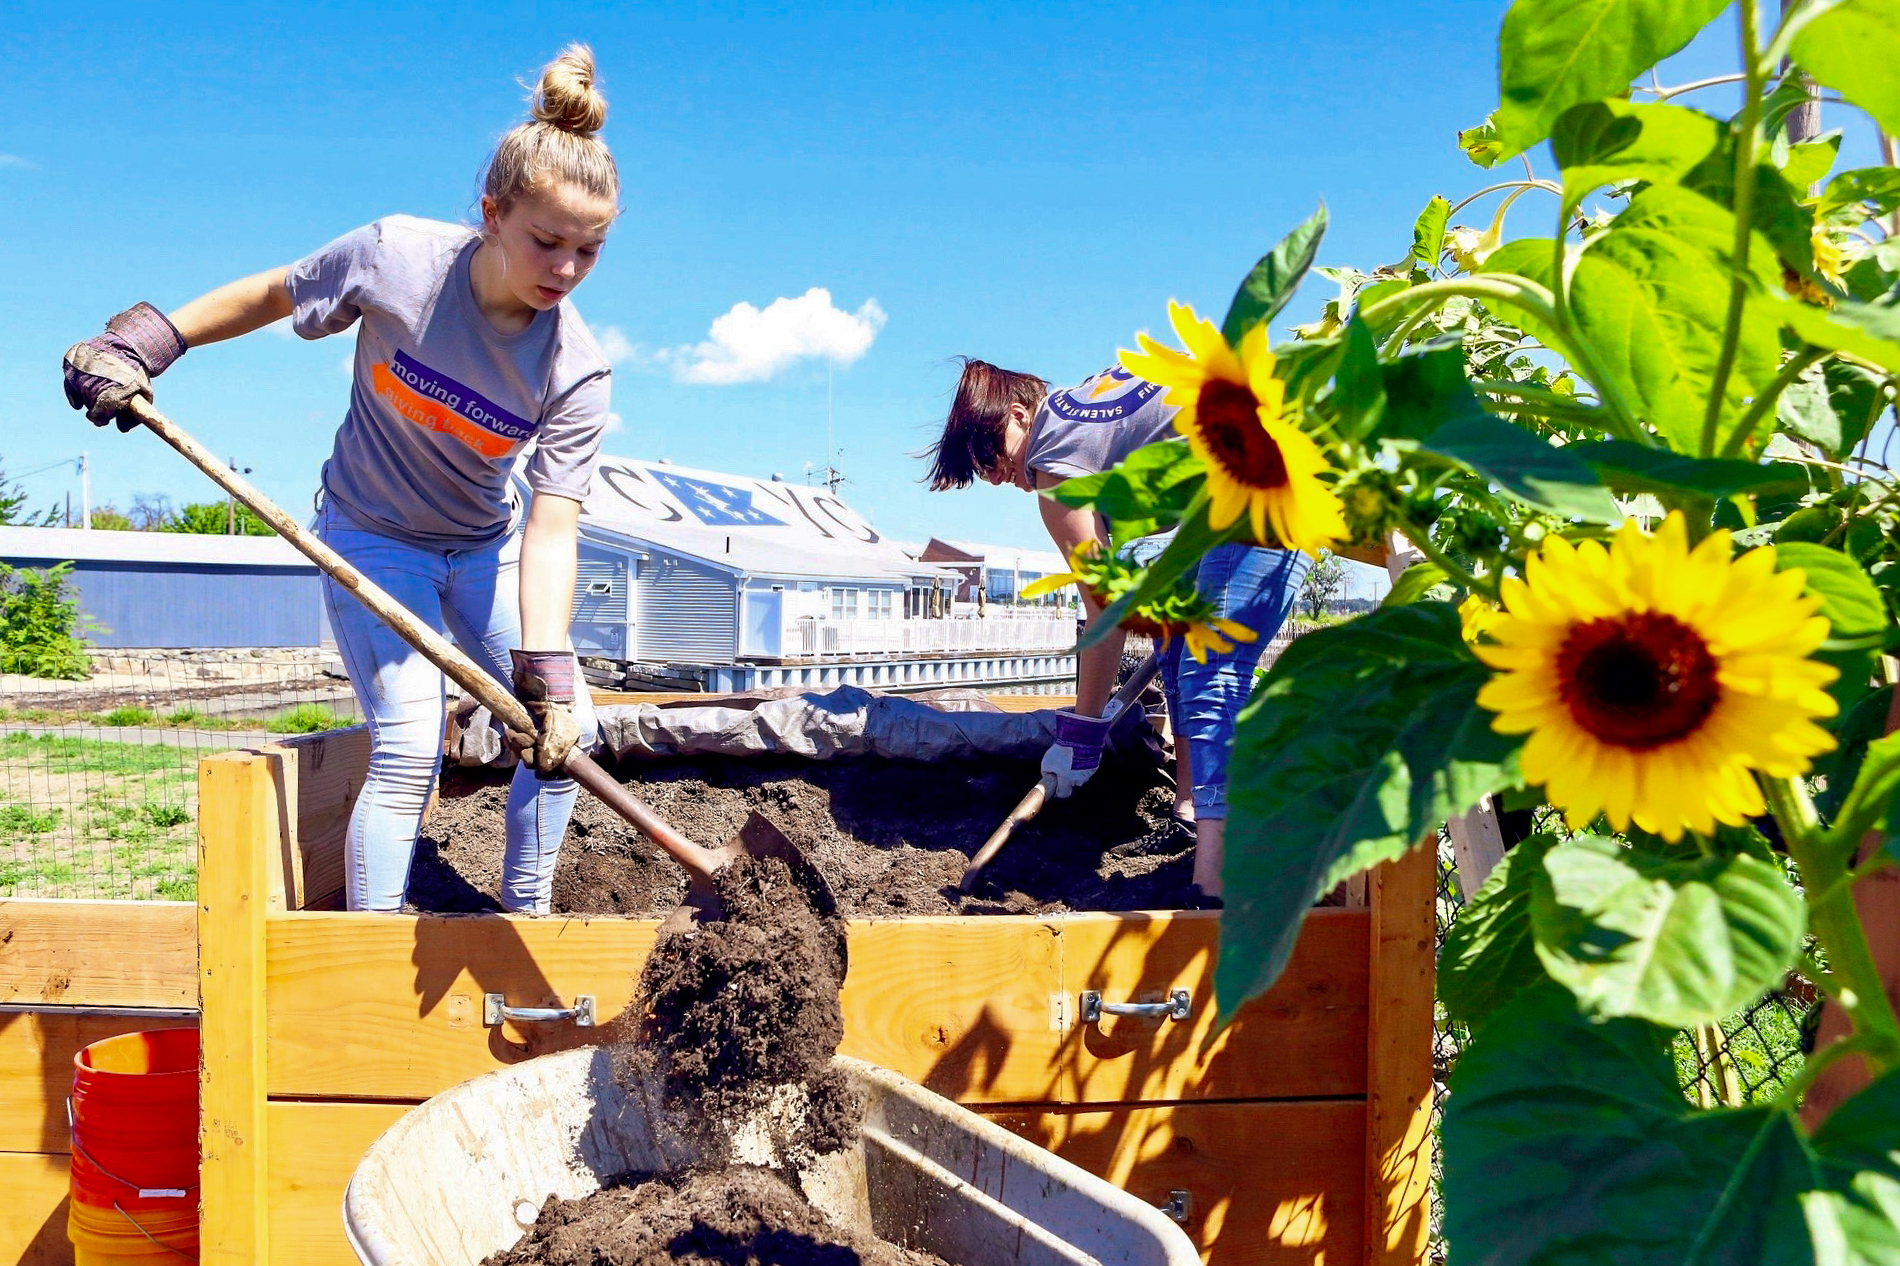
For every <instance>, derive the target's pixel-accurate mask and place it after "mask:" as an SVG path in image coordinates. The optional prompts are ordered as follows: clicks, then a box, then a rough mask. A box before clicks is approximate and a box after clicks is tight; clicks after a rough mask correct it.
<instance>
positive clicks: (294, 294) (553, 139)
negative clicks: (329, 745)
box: [65, 45, 620, 913]
mask: <svg viewBox="0 0 1900 1266" xmlns="http://www.w3.org/2000/svg"><path fill="white" fill-rule="evenodd" d="M606 115H607V104H606V101H605V100H604V99H603V98H602V97H601V95H600V93H599V91H598V90H597V89H596V87H595V85H594V59H593V54H592V53H591V52H590V51H589V50H588V49H586V48H585V47H582V46H579V45H576V46H572V47H570V48H568V49H566V50H565V51H563V52H562V53H561V55H560V56H559V57H557V58H556V59H555V60H554V61H553V62H551V63H549V65H548V66H547V67H546V69H544V70H543V71H542V74H541V79H540V84H539V86H538V87H537V88H536V90H535V92H534V95H533V98H532V101H531V106H530V117H529V118H528V119H527V120H526V121H524V122H523V123H521V124H519V125H518V126H516V127H515V128H514V129H513V130H512V131H510V132H509V133H508V134H507V135H506V136H504V137H503V138H502V140H501V142H500V144H499V145H498V146H497V147H496V149H495V152H494V154H493V156H492V157H491V158H490V160H489V163H488V168H487V174H486V176H485V177H484V179H483V182H482V196H481V224H480V227H479V228H470V227H467V226H464V225H458V224H445V223H441V222H438V221H433V220H423V219H416V218H413V217H410V216H390V217H388V218H386V219H382V220H378V221H376V222H375V223H373V224H369V225H366V226H364V227H363V228H360V229H357V230H355V231H354V232H351V233H347V234H345V235H344V236H342V237H340V238H338V239H337V240H336V241H334V242H332V243H330V244H329V245H328V246H325V247H323V248H322V249H321V250H318V251H317V252H316V253H315V254H312V255H309V256H307V257H305V258H304V259H302V260H299V261H298V262H297V263H295V264H291V265H289V266H288V267H283V268H273V269H271V270H269V271H268V272H262V273H258V274H257V275H255V276H252V277H246V278H244V279H242V280H240V281H234V282H231V283H230V284H229V285H225V286H221V287H219V288H218V289H216V290H213V291H211V292H210V293H209V294H206V295H203V296H201V297H200V298H197V299H194V300H192V301H191V302H190V303H187V304H185V305H184V306H183V307H181V308H178V309H176V310H175V311H173V312H171V313H170V314H169V315H166V314H162V313H160V312H159V311H158V309H156V308H154V307H152V306H151V305H150V304H145V303H141V304H138V305H137V306H135V307H133V308H131V309H130V310H128V311H126V312H122V313H120V314H119V315H118V316H115V317H113V318H112V320H111V321H110V322H108V323H107V325H106V332H105V333H104V334H102V335H100V336H99V337H97V338H93V339H90V340H88V341H87V342H85V343H81V344H78V345H76V346H74V347H73V348H71V349H70V350H69V351H68V352H67V354H66V365H65V381H66V395H67V399H68V400H70V401H71V402H72V404H73V406H74V407H75V408H79V409H84V410H85V412H86V415H87V416H88V417H89V418H90V419H91V420H92V421H93V422H94V423H95V424H96V425H101V426H103V425H104V424H105V423H107V422H110V421H114V420H117V421H118V423H119V426H120V429H121V430H128V429H130V428H131V426H132V425H134V423H133V422H132V421H131V418H130V415H127V414H122V410H124V408H125V407H126V405H127V404H128V403H129V402H130V400H131V398H132V397H133V396H135V395H136V396H145V397H147V398H150V396H151V390H152V389H151V379H153V378H155V377H157V376H158V374H160V373H161V372H163V371H164V370H165V369H166V367H168V366H169V365H171V364H172V363H173V362H174V361H176V360H177V359H178V358H179V357H180V356H182V355H184V354H185V352H186V350H187V349H188V348H194V347H200V346H202V345H204V344H206V343H216V342H219V341H220V340H223V339H229V338H236V337H237V336H238V335H241V334H248V333H250V332H251V331H253V330H256V329H260V328H261V327H263V326H265V325H268V324H270V323H271V322H273V321H276V320H279V319H280V318H283V317H289V318H290V319H291V324H292V327H293V328H294V329H295V330H296V331H297V333H298V334H300V335H302V336H303V337H304V338H309V339H316V338H323V337H325V336H327V335H331V334H341V333H343V332H344V331H345V330H348V329H350V328H351V327H352V326H355V327H356V328H357V338H356V360H355V371H354V381H353V383H352V386H351V390H350V400H349V408H348V411H347V412H346V413H345V414H344V417H343V424H342V426H341V427H340V428H339V429H338V430H337V433H336V441H335V445H334V447H333V448H332V450H331V453H330V458H329V460H328V461H327V462H325V463H324V466H323V472H322V492H321V508H320V511H319V518H318V529H319V533H320V535H321V536H322V537H323V539H324V540H326V541H327V542H329V544H330V546H331V547H332V548H333V549H335V550H336V551H337V552H338V553H339V554H341V555H342V556H343V557H344V558H346V559H348V560H349V561H350V562H351V563H352V564H354V565H355V566H356V567H357V568H359V569H360V570H361V571H362V572H363V573H364V574H365V575H367V576H369V577H370V579H372V580H374V581H375V582H376V583H377V584H379V585H381V586H382V587H383V588H384V589H386V590H388V591H389V592H390V593H391V594H393V595H394V596H395V597H396V598H397V599H398V600H399V601H401V602H402V603H403V604H404V605H405V606H407V607H408V608H409V609H410V610H411V611H413V612H414V613H415V614H416V615H417V616H418V617H420V618H421V619H423V620H424V621H426V622H427V623H429V624H431V625H433V626H434V627H435V628H436V629H438V630H440V631H443V632H446V633H448V634H450V635H451V636H453V637H454V638H455V640H456V641H457V642H458V643H460V645H461V647H462V649H463V650H464V651H466V652H468V653H469V654H470V655H471V656H472V657H473V658H474V659H475V660H476V661H477V662H478V663H481V664H482V665H483V666H484V667H486V668H487V669H488V671H490V672H491V673H493V674H494V675H495V676H496V677H497V678H499V679H500V680H502V681H504V682H508V683H510V684H511V685H512V686H513V688H514V689H515V691H516V693H517V694H518V695H519V696H520V697H521V699H522V700H523V702H525V703H526V704H527V705H528V707H529V710H530V711H531V712H533V713H534V716H535V719H536V727H537V732H536V733H535V734H532V735H512V736H511V739H512V740H513V741H514V742H515V744H516V746H517V747H519V748H520V749H521V751H522V762H521V766H520V768H518V769H517V770H516V772H515V778H514V782H513V785H512V786H511V788H510V790H509V796H508V810H507V839H506V849H505V854H504V864H503V870H502V888H501V899H502V904H503V906H504V907H505V908H507V909H510V910H520V911H531V912H542V913H544V912H546V911H547V910H548V908H549V902H550V898H551V893H552V887H553V876H554V863H555V858H556V855H557V853H558V851H559V849H560V845H561V840H562V838H563V837H564V836H565V834H566V831H567V823H568V819H569V817H570V816H571V815H572V813H573V807H574V797H575V794H576V787H575V784H574V783H573V782H572V781H571V780H569V779H566V778H561V777H559V776H558V773H559V770H560V768H561V764H562V761H563V760H564V759H565V758H566V755H567V753H568V752H569V750H571V749H572V748H573V746H574V745H575V744H576V743H591V742H592V738H593V728H594V726H593V716H592V712H591V709H590V708H589V706H588V702H587V698H586V692H585V691H584V690H581V689H578V686H579V681H580V679H579V671H578V666H577V664H576V662H575V659H574V654H573V651H572V650H571V649H570V646H569V642H568V618H569V616H568V613H569V611H570V608H571V605H572V602H573V594H574V575H575V539H576V534H577V529H578V526H579V521H580V507H581V502H582V500H583V499H585V497H586V496H587V492H588V485H589V480H590V478H591V475H592V468H593V461H594V457H595V454H596V452H597V451H598V449H599V447H600V439H601V434H602V432H603V430H604V426H605V423H606V420H607V416H608V413H607V409H608V372H609V371H608V364H607V360H606V358H605V357H604V356H602V355H601V352H600V348H599V347H598V346H597V345H596V344H595V342H594V339H593V336H592V335H591V334H589V333H588V330H587V327H586V325H585V324H584V323H583V322H582V321H581V318H580V314H579V313H578V312H576V311H575V310H574V307H573V304H572V303H571V302H570V299H569V296H570V294H571V292H572V291H573V290H574V288H575V287H576V286H578V285H579V284H580V283H581V282H582V280H584V279H585V278H586V277H587V275H588V273H589V271H590V270H591V269H592V268H593V267H594V264H595V262H596V261H597V260H598V259H599V256H600V251H601V248H602V246H603V245H604V244H605V242H606V238H607V230H608V228H609V226H610V225H611V224H612V223H613V220H614V217H615V216H616V214H617V213H618V209H619V197H620V178H619V174H618V171H617V170H616V168H615V166H614V160H613V156H612V155H611V154H610V153H609V152H608V150H607V146H606V143H605V142H603V141H602V140H601V139H600V136H599V132H600V129H601V126H602V124H603V123H604V122H605V120H606ZM524 450H525V452H526V454H527V455H526V458H525V462H524V463H523V465H522V473H523V475H524V477H525V479H526V482H527V485H528V487H529V489H530V491H531V493H532V499H531V501H530V502H529V504H528V506H527V507H526V508H525V512H524V508H523V507H522V506H521V505H519V504H518V498H517V497H516V495H515V494H514V492H513V490H512V487H513V486H512V484H511V482H510V473H511V471H512V470H513V469H514V467H515V465H516V461H517V458H518V457H519V456H520V455H521V454H522V453H523V452H524ZM325 597H326V601H327V604H328V611H329V616H330V626H331V628H332V630H333V631H334V633H335V635H336V639H337V647H338V649H339V651H340V652H341V653H342V656H343V661H344V664H345V666H346V668H347V669H348V671H349V675H350V682H351V684H352V686H353V687H354V689H355V691H356V696H357V700H358V702H359V703H361V705H362V708H363V714H364V716H365V717H367V718H368V720H369V725H370V732H371V737H372V754H371V757H370V768H369V775H368V779H367V781H366V782H365V784H364V787H363V791H362V794H361V795H360V796H359V797H358V798H357V802H356V808H355V812H354V814H353V815H352V817H351V821H350V830H349V836H348V842H347V865H346V871H345V880H346V889H347V894H348V900H349V906H350V908H351V909H352V910H385V911H394V910H399V909H401V907H402V903H403V894H404V889H405V886H406V884H407V880H408V875H409V863H410V859H411V857H412V856H413V854H414V851H415V844H416V835H417V832H418V831H419V830H420V828H421V822H422V814H423V810H424V808H425V806H426V805H427V803H428V799H429V793H430V790H431V789H432V787H433V785H434V780H435V776H436V770H437V767H438V764H439V761H440V756H441V738H442V709H443V678H442V674H441V673H440V672H439V671H438V670H437V669H436V668H435V667H434V666H433V665H431V664H430V663H429V662H428V661H427V660H425V659H424V658H423V657H422V656H421V655H420V654H418V653H417V652H416V651H415V650H413V649H412V648H411V647H410V646H409V645H408V644H407V643H405V642H404V641H403V640H402V639H401V638H399V637H398V636H396V634H395V633H394V632H392V631H391V630H389V629H388V628H387V627H385V626H384V625H383V624H382V623H381V622H380V621H378V620H377V619H376V618H375V617H374V616H372V615H371V614H370V613H369V612H368V610H367V609H365V608H364V607H363V606H362V605H361V604H360V603H358V602H357V601H356V599H355V598H354V597H353V596H351V595H350V594H349V593H348V592H347V591H345V590H343V589H342V588H340V587H339V586H337V585H335V584H334V583H332V582H329V581H327V580H326V582H325Z"/></svg>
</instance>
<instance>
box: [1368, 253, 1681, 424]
mask: <svg viewBox="0 0 1900 1266" xmlns="http://www.w3.org/2000/svg"><path fill="white" fill-rule="evenodd" d="M1459 297H1464V298H1469V299H1495V300H1497V301H1499V302H1501V303H1510V304H1515V305H1517V306H1518V307H1520V308H1522V309H1523V310H1524V311H1526V312H1528V313H1530V314H1531V315H1532V316H1534V317H1536V318H1537V319H1538V320H1540V321H1542V322H1544V323H1545V324H1546V325H1548V326H1550V327H1551V329H1552V330H1553V332H1555V333H1556V334H1558V335H1560V336H1564V341H1565V343H1566V344H1567V346H1563V347H1553V348H1551V350H1552V351H1554V352H1556V353H1557V355H1559V356H1561V357H1563V358H1564V359H1565V360H1568V361H1569V362H1570V363H1571V364H1572V365H1574V366H1575V367H1576V369H1577V372H1578V373H1579V374H1581V375H1582V376H1583V377H1584V379H1586V380H1587V381H1588V382H1589V383H1590V384H1591V385H1592V386H1594V387H1595V388H1596V391H1597V396H1598V398H1600V399H1601V400H1602V401H1603V407H1604V408H1605V409H1606V410H1608V411H1609V420H1610V421H1612V422H1614V423H1615V424H1616V425H1615V426H1614V427H1610V428H1606V429H1608V430H1611V431H1613V432H1614V433H1615V434H1617V435H1620V436H1621V437H1622V438H1624V439H1626V440H1630V441H1633V442H1635V443H1638V444H1641V445H1643V446H1644V447H1646V448H1655V447H1656V439H1655V437H1654V436H1652V435H1651V434H1650V433H1649V432H1648V431H1646V430H1644V429H1643V428H1642V427H1640V426H1638V425H1637V424H1636V415H1635V414H1633V413H1631V412H1630V410H1629V407H1628V406H1627V405H1625V404H1624V403H1623V401H1622V398H1621V396H1620V395H1619V394H1618V392H1617V390H1616V388H1615V386H1614V384H1613V383H1612V381H1611V379H1610V378H1609V377H1608V375H1606V374H1605V373H1604V372H1603V368H1602V366H1601V365H1600V364H1599V363H1598V362H1597V359H1596V354H1595V352H1594V351H1593V350H1591V347H1590V344H1589V341H1588V340H1586V339H1571V338H1569V337H1568V336H1567V332H1566V331H1565V330H1564V328H1563V327H1562V326H1560V325H1558V324H1557V310H1556V307H1555V304H1556V300H1555V298H1554V297H1553V296H1552V294H1551V293H1550V291H1549V290H1547V289H1546V288H1544V287H1543V286H1542V285H1540V284H1538V283H1537V282H1535V281H1532V280H1531V279H1530V278H1528V277H1519V276H1518V275H1516V274H1515V273H1485V274H1483V275H1481V276H1477V277H1452V278H1448V279H1447V280H1445V281H1428V282H1426V283H1425V284H1424V285H1422V286H1411V287H1409V288H1407V289H1405V290H1401V291H1399V292H1398V293H1397V294H1394V295H1387V296H1386V297H1385V298H1383V299H1380V300H1379V301H1378V302H1376V303H1373V304H1370V305H1368V306H1367V307H1365V308H1363V309H1361V310H1360V313H1359V316H1360V318H1361V319H1362V320H1364V321H1365V322H1366V323H1367V324H1369V325H1370V324H1376V323H1377V322H1379V321H1380V320H1383V319H1384V318H1386V317H1389V316H1391V315H1393V314H1394V313H1397V312H1403V311H1406V310H1408V309H1410V308H1411V307H1412V305H1413V304H1416V303H1420V302H1430V303H1434V304H1436V303H1442V302H1443V301H1444V300H1446V299H1455V298H1459Z"/></svg>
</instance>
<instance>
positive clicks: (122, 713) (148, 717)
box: [99, 704, 158, 725]
mask: <svg viewBox="0 0 1900 1266" xmlns="http://www.w3.org/2000/svg"><path fill="white" fill-rule="evenodd" d="M156 720H158V717H157V715H156V714H154V713H153V712H152V710H151V709H150V708H140V707H134V706H133V705H131V704H122V705H121V706H119V707H116V708H114V709H113V710H112V711H110V712H107V713H104V714H103V715H101V716H100V718H99V724H101V725H150V724H151V723H152V722H154V721H156Z"/></svg>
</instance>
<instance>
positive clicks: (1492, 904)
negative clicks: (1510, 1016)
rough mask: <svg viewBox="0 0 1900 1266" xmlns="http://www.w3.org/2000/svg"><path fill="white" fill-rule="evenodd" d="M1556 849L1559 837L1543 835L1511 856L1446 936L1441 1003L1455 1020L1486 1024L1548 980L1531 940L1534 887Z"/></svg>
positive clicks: (1441, 953) (1440, 978)
mask: <svg viewBox="0 0 1900 1266" xmlns="http://www.w3.org/2000/svg"><path fill="white" fill-rule="evenodd" d="M1556 844H1557V837H1556V836H1555V835H1551V834H1549V833H1541V834H1538V835H1533V836H1531V837H1530V838H1529V839H1527V840H1525V841H1524V842H1523V843H1521V844H1519V845H1518V846H1517V847H1516V848H1514V849H1512V850H1511V851H1510V852H1508V853H1506V854H1505V855H1504V859H1503V860H1502V861H1500V862H1499V863H1498V864H1497V867H1496V869H1494V870H1493V871H1492V872H1491V874H1490V875H1489V876H1488V877H1487V878H1486V879H1485V881H1484V884H1483V886H1482V887H1480V888H1479V889H1478V891H1477V892H1476V893H1475V894H1473V895H1472V897H1471V899H1470V900H1469V901H1467V902H1466V903H1465V908H1464V909H1463V910H1461V911H1459V913H1458V918H1457V919H1456V920H1455V921H1454V922H1453V923H1452V925H1451V930H1450V931H1449V932H1447V933H1446V934H1445V948H1444V949H1442V950H1440V951H1439V953H1438V1000H1439V1001H1440V1002H1442V1003H1444V1004H1445V1011H1446V1013H1447V1014H1448V1015H1450V1016H1451V1018H1452V1019H1454V1020H1460V1021H1463V1022H1464V1023H1466V1024H1480V1023H1482V1022H1483V1021H1484V1019H1485V1018H1486V1017H1487V1016H1489V1015H1490V1014H1491V1013H1492V1012H1493V1011H1496V1010H1497V1009H1498V1008H1499V1007H1501V1006H1503V1005H1504V1004H1505V1003H1507V1002H1509V1001H1510V1000H1511V999H1512V998H1515V997H1516V996H1517V995H1518V994H1520V993H1522V992H1523V991H1524V990H1525V989H1527V988H1529V987H1530V986H1532V985H1534V984H1536V983H1537V982H1538V981H1541V980H1543V979H1545V976H1544V967H1543V964H1542V963H1540V962H1538V960H1537V949H1536V946H1535V943H1534V941H1533V940H1532V937H1531V887H1532V876H1534V875H1535V874H1536V873H1537V872H1538V871H1539V870H1541V869H1542V868H1543V865H1544V854H1546V853H1548V852H1549V851H1550V850H1551V849H1552V848H1554V847H1555V846H1556Z"/></svg>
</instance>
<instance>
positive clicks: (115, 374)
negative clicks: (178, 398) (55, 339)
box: [66, 303, 185, 431]
mask: <svg viewBox="0 0 1900 1266" xmlns="http://www.w3.org/2000/svg"><path fill="white" fill-rule="evenodd" d="M184 354H185V339H184V336H183V335H181V334H179V332H178V327H177V326H175V325H173V324H172V323H171V322H170V321H168V320H166V319H165V314H164V313H163V312H160V311H159V310H158V309H157V308H154V307H153V306H152V305H151V304H149V303H140V304H136V305H134V306H133V307H130V308H127V309H126V310H125V311H123V312H121V313H119V315H118V316H115V317H113V318H112V319H111V320H110V321H107V322H106V332H105V333H104V334H101V335H99V336H97V337H96V338H89V339H87V340H86V341H85V342H83V343H74V344H73V345H72V346H71V347H69V348H67V349H66V403H68V404H70V405H72V407H73V408H75V409H84V410H85V411H86V416H87V417H88V418H90V419H92V424H93V425H94V426H104V425H105V424H106V423H108V422H111V421H114V420H116V421H117V422H118V424H119V429H120V430H121V431H129V430H131V429H132V428H133V427H135V426H137V425H138V420H137V419H136V418H134V417H133V416H132V415H131V414H129V413H127V412H125V407H126V406H127V405H129V404H131V403H132V400H133V397H135V396H144V397H145V398H146V399H147V400H150V399H151V398H152V379H154V378H156V377H158V376H159V375H160V374H162V373H164V372H165V371H166V370H167V369H169V368H171V366H172V362H174V361H176V360H177V359H178V358H179V357H180V356H183V355H184Z"/></svg>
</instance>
